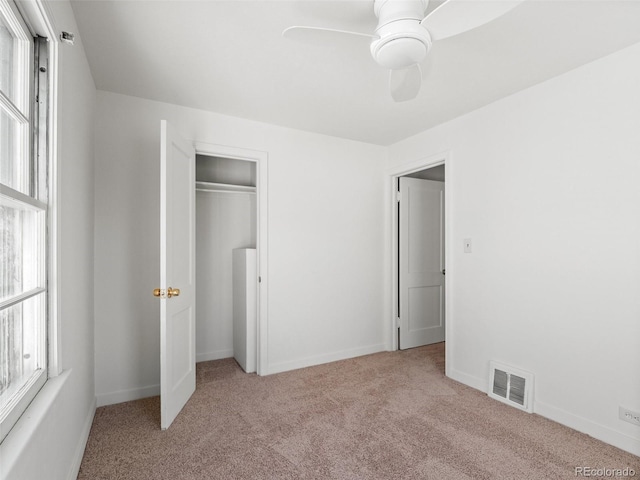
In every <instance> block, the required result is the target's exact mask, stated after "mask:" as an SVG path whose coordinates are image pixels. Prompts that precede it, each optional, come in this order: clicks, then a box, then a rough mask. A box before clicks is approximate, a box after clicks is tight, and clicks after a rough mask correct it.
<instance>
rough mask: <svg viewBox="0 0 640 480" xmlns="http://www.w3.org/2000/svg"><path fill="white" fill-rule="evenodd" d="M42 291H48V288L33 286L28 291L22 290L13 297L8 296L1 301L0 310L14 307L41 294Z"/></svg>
mask: <svg viewBox="0 0 640 480" xmlns="http://www.w3.org/2000/svg"><path fill="white" fill-rule="evenodd" d="M42 292H46V290H45V289H44V288H41V287H37V288H32V289H31V290H29V291H27V292H22V293H21V294H19V295H15V296H13V297H11V298H8V299H7V300H4V301H3V302H0V310H4V309H6V308H9V307H13V306H14V305H16V304H18V303H21V302H23V301H25V300H28V299H29V298H32V297H35V296H36V295H40V294H41V293H42Z"/></svg>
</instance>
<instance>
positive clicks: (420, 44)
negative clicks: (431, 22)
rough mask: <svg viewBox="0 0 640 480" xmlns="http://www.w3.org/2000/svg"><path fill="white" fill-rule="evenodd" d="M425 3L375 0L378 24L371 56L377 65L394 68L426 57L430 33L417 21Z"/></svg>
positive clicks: (420, 18)
mask: <svg viewBox="0 0 640 480" xmlns="http://www.w3.org/2000/svg"><path fill="white" fill-rule="evenodd" d="M427 5H428V1H427V0H375V2H374V12H375V14H376V15H377V16H378V27H377V28H376V32H375V33H376V38H375V39H374V40H373V41H372V42H371V55H372V56H373V59H374V60H375V61H376V62H377V63H378V64H379V65H381V66H382V67H385V68H389V69H391V70H397V69H402V68H407V67H410V66H412V65H415V64H417V63H420V62H422V61H423V60H424V59H425V58H426V56H427V53H428V52H429V49H430V48H431V36H430V35H429V32H428V31H427V30H426V29H425V28H424V27H423V26H422V25H421V24H420V21H421V20H422V18H423V17H424V12H425V10H426V8H427Z"/></svg>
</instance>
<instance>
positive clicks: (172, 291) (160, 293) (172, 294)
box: [153, 287, 180, 298]
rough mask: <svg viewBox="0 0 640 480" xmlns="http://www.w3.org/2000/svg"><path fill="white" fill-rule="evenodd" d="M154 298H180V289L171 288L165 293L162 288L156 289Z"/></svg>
mask: <svg viewBox="0 0 640 480" xmlns="http://www.w3.org/2000/svg"><path fill="white" fill-rule="evenodd" d="M153 296H154V297H160V298H165V297H166V298H171V297H178V296H180V289H179V288H172V287H169V288H167V290H166V292H165V291H164V290H163V289H162V288H156V289H155V290H154V291H153Z"/></svg>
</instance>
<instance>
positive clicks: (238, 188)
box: [196, 182, 256, 193]
mask: <svg viewBox="0 0 640 480" xmlns="http://www.w3.org/2000/svg"><path fill="white" fill-rule="evenodd" d="M196 190H198V191H201V192H228V193H229V192H233V193H256V187H250V186H246V185H231V184H229V183H213V182H196Z"/></svg>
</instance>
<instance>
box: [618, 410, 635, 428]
mask: <svg viewBox="0 0 640 480" xmlns="http://www.w3.org/2000/svg"><path fill="white" fill-rule="evenodd" d="M618 416H619V417H620V420H624V421H625V422H629V423H633V424H634V425H638V426H639V427H640V413H638V412H634V411H632V410H629V409H627V408H624V407H618Z"/></svg>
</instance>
